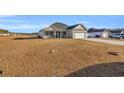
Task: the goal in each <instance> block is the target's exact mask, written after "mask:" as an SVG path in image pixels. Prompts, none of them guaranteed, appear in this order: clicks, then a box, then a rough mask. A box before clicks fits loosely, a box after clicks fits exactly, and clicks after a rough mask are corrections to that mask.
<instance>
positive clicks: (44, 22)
mask: <svg viewBox="0 0 124 93" xmlns="http://www.w3.org/2000/svg"><path fill="white" fill-rule="evenodd" d="M54 22H62V23H65V24H67V25H74V24H77V23H82V24H84V26H86V28H91V27H93V28H124V16H100V15H99V16H81V15H80V16H76V15H74V16H67V15H62V16H60V15H57V16H54V15H52V16H49V15H47V16H45V15H44V16H36V15H33V16H27V15H26V16H15V15H12V16H0V28H1V29H7V30H9V31H11V32H26V33H30V32H38V31H39V30H40V29H41V28H43V27H46V26H49V25H50V24H52V23H54Z"/></svg>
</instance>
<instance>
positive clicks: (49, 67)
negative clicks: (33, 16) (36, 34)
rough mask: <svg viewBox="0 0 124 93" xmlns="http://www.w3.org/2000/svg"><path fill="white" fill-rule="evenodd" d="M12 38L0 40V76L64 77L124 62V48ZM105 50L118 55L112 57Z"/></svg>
mask: <svg viewBox="0 0 124 93" xmlns="http://www.w3.org/2000/svg"><path fill="white" fill-rule="evenodd" d="M15 38H16V37H0V70H2V71H3V72H2V74H1V75H0V76H67V75H68V74H70V73H72V72H76V71H78V70H79V69H82V68H85V67H89V66H91V65H95V64H102V63H112V62H124V46H116V45H110V44H102V43H96V42H91V41H86V40H74V39H48V40H42V39H26V38H24V39H15ZM22 38H23V37H22ZM49 50H55V53H49ZM108 51H118V52H121V55H119V56H113V55H110V54H108V53H107V52H108ZM123 69H124V68H123Z"/></svg>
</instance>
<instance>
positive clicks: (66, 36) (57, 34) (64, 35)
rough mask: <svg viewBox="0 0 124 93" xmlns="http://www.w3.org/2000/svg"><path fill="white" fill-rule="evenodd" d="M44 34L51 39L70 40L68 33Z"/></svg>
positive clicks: (54, 32)
mask: <svg viewBox="0 0 124 93" xmlns="http://www.w3.org/2000/svg"><path fill="white" fill-rule="evenodd" d="M43 34H44V35H45V36H48V37H49V38H69V35H68V32H67V31H45V32H44V33H43Z"/></svg>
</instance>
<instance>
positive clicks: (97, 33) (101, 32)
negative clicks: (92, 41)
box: [87, 28, 110, 38]
mask: <svg viewBox="0 0 124 93" xmlns="http://www.w3.org/2000/svg"><path fill="white" fill-rule="evenodd" d="M87 34H88V37H91V38H96V37H97V38H108V37H109V35H110V31H109V30H108V29H96V28H90V29H88V31H87Z"/></svg>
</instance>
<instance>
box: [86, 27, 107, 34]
mask: <svg viewBox="0 0 124 93" xmlns="http://www.w3.org/2000/svg"><path fill="white" fill-rule="evenodd" d="M105 30H106V29H97V28H90V29H88V32H89V33H92V32H104V31H105Z"/></svg>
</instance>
